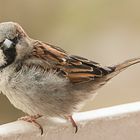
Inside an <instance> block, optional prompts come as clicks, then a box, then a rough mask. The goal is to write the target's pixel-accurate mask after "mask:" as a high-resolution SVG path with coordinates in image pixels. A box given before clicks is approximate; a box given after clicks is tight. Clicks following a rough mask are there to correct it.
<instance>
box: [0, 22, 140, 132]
mask: <svg viewBox="0 0 140 140" xmlns="http://www.w3.org/2000/svg"><path fill="white" fill-rule="evenodd" d="M137 63H140V57H136V58H133V59H129V60H126V61H124V62H122V63H119V64H116V65H112V66H102V65H101V64H99V63H97V62H94V61H92V60H89V59H87V58H84V57H81V56H78V55H71V54H69V53H67V52H66V51H65V50H63V49H61V48H60V47H57V46H54V45H51V44H49V43H45V42H42V41H39V40H36V39H32V38H31V37H29V36H28V35H27V33H26V32H25V31H24V29H23V28H22V27H21V26H20V25H19V24H18V23H15V22H2V23H0V91H1V92H2V93H3V94H4V95H6V97H7V98H8V99H9V101H10V102H11V104H13V106H15V107H16V108H18V109H20V110H22V111H23V112H25V113H26V114H28V115H27V116H25V117H21V118H20V120H24V121H27V122H31V123H35V124H36V125H37V126H38V127H39V129H40V130H41V134H43V128H42V126H41V125H40V124H39V123H38V122H37V119H38V118H40V117H42V116H46V117H60V118H63V119H67V120H69V121H70V122H71V123H72V126H73V127H75V132H77V130H78V126H77V124H76V122H75V120H74V119H73V117H72V115H73V113H74V112H77V111H79V110H80V106H81V105H82V104H83V103H85V102H86V101H87V100H88V99H90V98H91V97H93V96H94V95H95V93H96V91H97V90H98V89H100V88H101V87H102V86H103V85H105V84H106V83H107V82H108V81H109V80H110V79H112V78H113V77H115V76H116V75H118V74H119V73H120V72H122V71H123V70H125V69H126V68H128V67H129V66H132V65H134V64H137Z"/></svg>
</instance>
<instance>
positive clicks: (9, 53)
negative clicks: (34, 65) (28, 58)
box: [0, 46, 17, 69]
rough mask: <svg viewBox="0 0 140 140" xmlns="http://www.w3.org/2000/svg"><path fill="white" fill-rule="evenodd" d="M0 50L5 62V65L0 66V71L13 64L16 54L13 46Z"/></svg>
mask: <svg viewBox="0 0 140 140" xmlns="http://www.w3.org/2000/svg"><path fill="white" fill-rule="evenodd" d="M1 49H2V50H3V53H4V55H5V61H6V64H4V65H3V66H0V69H3V68H5V67H7V66H9V65H10V64H12V63H13V62H14V60H15V58H16V55H17V53H16V48H15V46H13V47H10V48H1Z"/></svg>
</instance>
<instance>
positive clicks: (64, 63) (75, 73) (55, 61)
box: [33, 42, 113, 83]
mask: <svg viewBox="0 0 140 140" xmlns="http://www.w3.org/2000/svg"><path fill="white" fill-rule="evenodd" d="M33 55H34V56H35V57H37V58H39V59H42V60H45V61H46V62H47V64H50V69H55V70H56V71H57V72H58V74H59V75H61V76H64V77H66V78H68V79H69V80H70V81H71V82H72V83H81V82H88V81H91V80H94V79H95V78H99V77H102V76H104V75H106V74H108V73H110V72H112V71H113V68H109V67H106V68H102V67H101V66H100V65H99V64H98V63H96V62H93V61H90V60H88V59H86V58H83V57H79V56H74V55H68V54H67V53H66V52H65V51H64V50H62V49H61V48H59V47H56V46H52V45H50V44H45V43H41V42H36V43H35V45H34V50H33Z"/></svg>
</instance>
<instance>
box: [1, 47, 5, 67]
mask: <svg viewBox="0 0 140 140" xmlns="http://www.w3.org/2000/svg"><path fill="white" fill-rule="evenodd" d="M5 64H6V61H5V55H4V54H3V51H2V50H1V49H0V66H3V65H5Z"/></svg>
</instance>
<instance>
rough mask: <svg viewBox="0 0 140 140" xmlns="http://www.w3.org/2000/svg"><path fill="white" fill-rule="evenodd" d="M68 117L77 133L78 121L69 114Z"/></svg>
mask: <svg viewBox="0 0 140 140" xmlns="http://www.w3.org/2000/svg"><path fill="white" fill-rule="evenodd" d="M66 118H67V119H68V120H69V121H70V122H71V124H72V126H73V127H74V128H75V133H77V131H78V126H77V124H76V122H75V121H74V119H73V117H72V116H71V115H70V116H67V117H66Z"/></svg>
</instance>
